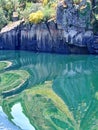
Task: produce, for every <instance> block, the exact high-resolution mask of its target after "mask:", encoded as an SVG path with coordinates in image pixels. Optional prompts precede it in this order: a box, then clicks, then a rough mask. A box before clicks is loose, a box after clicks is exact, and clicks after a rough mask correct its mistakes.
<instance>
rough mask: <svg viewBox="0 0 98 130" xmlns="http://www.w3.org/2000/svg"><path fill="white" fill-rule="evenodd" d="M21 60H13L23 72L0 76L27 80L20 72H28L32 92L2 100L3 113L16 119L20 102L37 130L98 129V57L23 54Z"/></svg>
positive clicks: (23, 92) (8, 72) (26, 91)
mask: <svg viewBox="0 0 98 130" xmlns="http://www.w3.org/2000/svg"><path fill="white" fill-rule="evenodd" d="M19 54H20V53H19ZM27 54H28V55H27ZM8 56H9V55H8ZM17 57H19V56H17V55H16V58H13V57H12V60H11V61H13V64H14V66H16V65H17V66H18V67H21V68H20V69H22V70H19V68H18V70H16V68H15V70H13V71H12V70H10V71H9V70H7V71H6V72H4V73H3V74H2V73H1V74H0V76H1V75H2V76H4V74H5V75H6V74H8V75H10V73H11V74H12V76H14V75H13V74H15V77H16V79H17V74H18V76H19V79H20V78H21V74H22V76H23V77H22V79H24V77H26V76H24V74H23V73H21V74H20V72H24V73H25V72H26V73H27V71H28V72H29V73H30V78H29V82H30V84H29V86H30V89H28V90H25V91H22V93H20V92H19V94H18V95H16V96H15V94H16V93H12V95H10V96H13V95H14V97H10V96H9V95H8V96H9V98H8V99H7V98H5V99H3V100H2V104H1V105H2V107H3V110H4V111H5V113H6V114H7V115H8V117H9V119H10V120H12V118H13V117H12V114H11V110H12V108H13V106H14V105H15V104H16V103H18V102H19V103H21V106H22V108H23V112H24V114H25V115H26V116H27V117H28V119H29V120H30V123H31V124H32V125H33V126H35V128H36V130H67V129H68V130H98V129H97V128H98V125H97V124H98V109H97V108H98V73H97V71H98V67H97V65H96V64H97V62H98V58H97V56H96V57H95V58H94V57H93V56H89V57H87V56H77V57H76V56H75V57H74V56H68V57H67V56H57V55H56V56H55V55H48V54H47V55H44V54H42V55H39V54H34V55H33V54H32V55H31V53H25V54H24V53H22V54H21V56H20V58H17ZM1 58H2V57H1ZM6 59H8V58H6ZM9 59H11V58H9ZM13 59H14V60H13ZM95 63H96V64H95ZM17 66H16V67H17ZM58 68H59V69H58ZM10 69H13V66H12V67H10ZM24 70H27V71H24ZM14 72H15V73H14ZM6 77H7V76H6ZM15 77H14V78H15ZM4 78H5V77H4ZM4 78H3V80H4ZM5 79H6V78H5ZM7 81H9V79H8V78H7ZM41 81H43V82H41ZM46 81H49V82H46ZM13 82H14V80H13ZM9 84H10V83H9ZM38 84H39V85H38ZM31 86H33V87H32V88H31ZM0 88H1V87H0ZM8 89H9V88H8ZM11 89H13V88H11ZM53 90H54V91H55V92H54V91H53ZM16 124H17V123H16Z"/></svg>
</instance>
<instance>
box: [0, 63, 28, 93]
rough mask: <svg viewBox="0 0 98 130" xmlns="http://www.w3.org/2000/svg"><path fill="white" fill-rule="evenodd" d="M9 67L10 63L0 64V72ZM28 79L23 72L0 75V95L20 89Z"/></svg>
mask: <svg viewBox="0 0 98 130" xmlns="http://www.w3.org/2000/svg"><path fill="white" fill-rule="evenodd" d="M10 65H11V63H10V62H4V61H3V62H0V70H4V69H5V68H8V67H9V66H10ZM28 78H29V74H28V72H26V71H24V70H14V71H6V72H4V73H0V93H2V92H5V91H11V90H14V89H16V88H18V87H21V85H23V84H24V82H25V81H26V80H27V79H28Z"/></svg>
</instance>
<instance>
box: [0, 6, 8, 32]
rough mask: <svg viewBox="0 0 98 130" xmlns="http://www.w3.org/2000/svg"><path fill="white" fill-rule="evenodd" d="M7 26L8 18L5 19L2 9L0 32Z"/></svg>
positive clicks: (0, 9)
mask: <svg viewBox="0 0 98 130" xmlns="http://www.w3.org/2000/svg"><path fill="white" fill-rule="evenodd" d="M6 24H7V18H6V17H5V14H4V12H3V9H2V8H1V7H0V30H1V29H2V27H3V26H4V25H6Z"/></svg>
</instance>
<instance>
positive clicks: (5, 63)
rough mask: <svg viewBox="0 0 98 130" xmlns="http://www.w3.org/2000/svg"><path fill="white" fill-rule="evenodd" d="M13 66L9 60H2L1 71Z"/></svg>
mask: <svg viewBox="0 0 98 130" xmlns="http://www.w3.org/2000/svg"><path fill="white" fill-rule="evenodd" d="M9 66H11V62H9V61H0V71H1V70H3V69H5V68H8V67H9Z"/></svg>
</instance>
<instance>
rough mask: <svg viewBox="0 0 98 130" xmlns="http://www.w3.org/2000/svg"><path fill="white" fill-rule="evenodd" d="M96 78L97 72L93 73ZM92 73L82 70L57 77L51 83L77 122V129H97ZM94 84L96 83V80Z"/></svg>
mask: <svg viewBox="0 0 98 130" xmlns="http://www.w3.org/2000/svg"><path fill="white" fill-rule="evenodd" d="M94 74H95V73H94ZM95 77H96V78H97V80H98V74H95V75H94V79H95ZM94 83H95V82H94V80H93V73H90V72H86V71H85V72H82V74H81V75H80V73H77V74H74V75H72V73H71V74H70V76H69V77H67V76H66V75H63V76H60V77H58V78H57V79H56V80H55V81H54V84H53V89H54V91H55V92H56V93H57V94H58V96H60V97H61V98H62V99H63V101H64V102H65V103H66V104H67V106H68V108H69V110H70V111H71V112H72V113H73V116H74V119H75V121H76V122H77V124H79V130H83V129H85V130H98V125H97V124H98V109H97V108H98V100H96V99H97V96H98V95H97V92H96V91H97V90H98V88H96V87H95V86H94ZM96 85H98V83H97V82H96Z"/></svg>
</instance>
